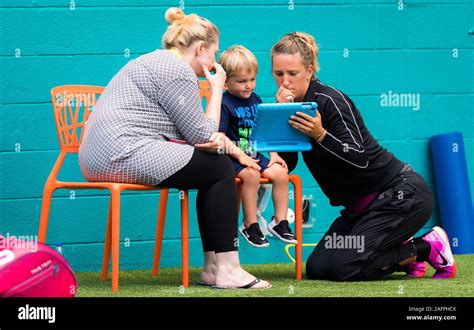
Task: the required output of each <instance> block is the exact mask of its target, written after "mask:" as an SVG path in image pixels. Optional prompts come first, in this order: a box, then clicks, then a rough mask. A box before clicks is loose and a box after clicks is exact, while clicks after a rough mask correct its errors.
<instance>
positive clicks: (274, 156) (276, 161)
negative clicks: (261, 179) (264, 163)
mask: <svg viewBox="0 0 474 330" xmlns="http://www.w3.org/2000/svg"><path fill="white" fill-rule="evenodd" d="M273 164H280V165H281V167H283V168H284V169H285V170H286V171H287V172H288V165H286V162H285V161H284V160H283V158H281V157H280V156H279V155H278V154H277V153H276V152H271V153H270V162H269V163H268V167H270V166H272V165H273Z"/></svg>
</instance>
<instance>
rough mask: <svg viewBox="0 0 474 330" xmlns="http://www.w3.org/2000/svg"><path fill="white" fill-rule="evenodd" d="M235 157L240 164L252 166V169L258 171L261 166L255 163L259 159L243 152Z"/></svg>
mask: <svg viewBox="0 0 474 330" xmlns="http://www.w3.org/2000/svg"><path fill="white" fill-rule="evenodd" d="M236 159H237V160H238V162H239V163H240V164H241V165H242V166H246V167H250V168H253V169H254V170H257V171H260V169H261V167H260V166H259V165H258V164H257V163H258V162H259V161H260V159H253V158H252V157H250V156H248V155H247V154H245V153H244V152H241V153H239V154H238V156H236Z"/></svg>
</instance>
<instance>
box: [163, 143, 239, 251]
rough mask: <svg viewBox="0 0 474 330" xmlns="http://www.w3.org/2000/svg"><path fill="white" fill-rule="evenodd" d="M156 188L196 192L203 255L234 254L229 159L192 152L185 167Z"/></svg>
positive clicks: (234, 217)
mask: <svg viewBox="0 0 474 330" xmlns="http://www.w3.org/2000/svg"><path fill="white" fill-rule="evenodd" d="M159 186H160V187H167V188H177V189H197V190H198V194H197V199H196V210H197V218H198V223H199V231H200V233H201V240H202V247H203V250H204V252H207V251H215V252H216V253H219V252H229V251H236V250H237V246H238V244H237V188H236V185H235V176H234V168H233V166H232V161H231V160H230V158H229V157H227V156H226V155H217V154H211V153H207V152H205V151H201V150H199V149H195V151H194V154H193V157H192V158H191V160H190V161H189V163H188V164H187V165H186V166H185V167H183V168H182V169H181V170H179V171H178V172H176V173H175V174H173V175H172V176H170V177H169V178H167V179H166V180H164V181H162V182H161V183H160V184H159Z"/></svg>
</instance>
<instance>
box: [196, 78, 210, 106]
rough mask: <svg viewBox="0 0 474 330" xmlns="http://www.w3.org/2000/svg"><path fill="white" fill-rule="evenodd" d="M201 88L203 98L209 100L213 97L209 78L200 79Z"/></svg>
mask: <svg viewBox="0 0 474 330" xmlns="http://www.w3.org/2000/svg"><path fill="white" fill-rule="evenodd" d="M199 90H200V94H201V100H202V99H205V100H206V102H209V99H210V98H211V86H210V85H209V82H208V81H207V80H199Z"/></svg>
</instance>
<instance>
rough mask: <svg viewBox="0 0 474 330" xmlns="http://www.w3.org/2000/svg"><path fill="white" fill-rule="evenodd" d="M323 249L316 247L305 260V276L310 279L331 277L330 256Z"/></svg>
mask: <svg viewBox="0 0 474 330" xmlns="http://www.w3.org/2000/svg"><path fill="white" fill-rule="evenodd" d="M324 251H325V250H324ZM324 251H318V250H317V249H316V250H315V251H313V253H311V255H310V256H309V257H308V260H307V261H306V277H308V278H309V279H311V280H315V279H329V278H330V277H331V273H332V269H331V257H330V256H329V255H328V254H327V253H324Z"/></svg>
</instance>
